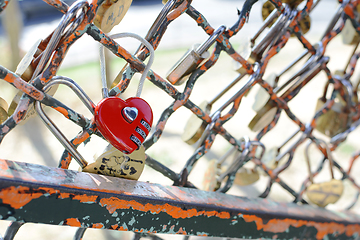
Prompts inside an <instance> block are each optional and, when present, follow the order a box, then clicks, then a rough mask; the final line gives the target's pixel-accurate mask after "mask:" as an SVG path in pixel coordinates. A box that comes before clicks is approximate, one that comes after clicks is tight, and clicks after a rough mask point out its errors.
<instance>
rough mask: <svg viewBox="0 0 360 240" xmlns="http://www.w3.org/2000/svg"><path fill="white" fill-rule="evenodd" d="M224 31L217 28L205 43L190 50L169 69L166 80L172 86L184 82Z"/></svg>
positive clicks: (207, 55)
mask: <svg viewBox="0 0 360 240" xmlns="http://www.w3.org/2000/svg"><path fill="white" fill-rule="evenodd" d="M224 31H225V26H221V27H220V28H218V29H217V30H216V31H215V32H214V33H213V34H212V35H211V36H210V37H209V38H208V39H207V40H206V41H205V42H203V43H202V44H201V45H199V46H198V47H196V49H191V50H189V51H187V52H186V53H185V55H184V56H183V57H182V58H181V59H180V60H179V61H178V62H177V63H176V64H175V65H174V66H173V67H172V68H171V70H170V71H169V73H168V74H167V77H166V79H167V80H168V81H169V82H170V83H172V84H174V85H180V84H182V83H184V82H185V81H186V79H187V78H186V77H187V76H188V75H190V74H191V73H192V72H193V71H194V70H195V69H196V68H197V67H198V66H199V65H200V63H201V62H202V61H203V60H204V59H205V58H206V57H209V54H206V52H207V50H208V49H209V48H210V47H211V46H212V45H213V44H214V43H215V41H216V39H217V38H218V37H219V36H220V35H221V34H222V33H223V32H224Z"/></svg>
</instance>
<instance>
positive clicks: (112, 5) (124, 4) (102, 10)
mask: <svg viewBox="0 0 360 240" xmlns="http://www.w3.org/2000/svg"><path fill="white" fill-rule="evenodd" d="M131 3H132V0H117V1H114V0H110V1H105V2H104V3H103V4H101V5H100V7H99V9H98V11H97V12H96V17H95V19H94V24H95V26H97V27H98V28H100V29H101V30H102V31H104V32H105V33H108V32H110V31H111V30H112V29H113V28H114V27H115V26H116V25H118V24H119V23H120V22H121V20H122V19H123V18H124V16H125V14H126V12H127V11H128V10H129V8H130V5H131Z"/></svg>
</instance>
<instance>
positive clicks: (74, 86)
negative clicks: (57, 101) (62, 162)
mask: <svg viewBox="0 0 360 240" xmlns="http://www.w3.org/2000/svg"><path fill="white" fill-rule="evenodd" d="M55 84H64V85H66V86H68V87H70V88H71V89H72V90H73V91H74V92H75V93H76V95H77V96H78V97H79V98H80V99H81V101H82V102H83V103H84V104H85V106H86V107H87V108H88V109H89V110H90V112H91V113H92V114H93V113H94V109H95V104H94V103H93V102H92V101H91V100H90V98H89V97H88V96H87V95H86V94H85V92H84V91H82V89H81V88H80V86H79V85H77V84H76V83H75V82H74V81H73V80H71V79H70V78H67V77H61V76H57V77H54V78H53V79H52V81H51V82H50V83H48V84H47V85H46V86H45V87H44V88H43V90H44V91H46V90H48V89H49V88H50V87H51V86H53V85H55ZM35 109H36V111H37V113H38V114H39V116H40V118H41V120H42V121H43V122H44V123H45V125H46V127H47V128H48V129H49V130H50V131H51V133H52V134H53V135H54V136H55V137H56V138H57V139H58V140H59V142H60V143H61V144H62V145H63V146H64V148H65V149H66V150H67V151H68V152H69V153H70V154H71V155H72V156H73V158H74V159H75V160H76V161H77V163H78V164H79V165H80V166H81V168H84V167H86V166H87V164H88V163H87V161H86V160H85V159H84V158H83V157H82V155H81V154H80V153H79V152H78V151H77V150H76V148H75V147H74V146H73V145H72V144H71V142H70V141H69V140H68V139H67V138H66V137H65V135H64V134H63V133H62V132H61V131H60V130H59V128H58V127H57V126H56V125H55V124H54V122H53V121H51V119H50V118H49V117H48V116H47V115H46V114H45V112H44V110H43V108H42V106H41V102H39V101H36V102H35Z"/></svg>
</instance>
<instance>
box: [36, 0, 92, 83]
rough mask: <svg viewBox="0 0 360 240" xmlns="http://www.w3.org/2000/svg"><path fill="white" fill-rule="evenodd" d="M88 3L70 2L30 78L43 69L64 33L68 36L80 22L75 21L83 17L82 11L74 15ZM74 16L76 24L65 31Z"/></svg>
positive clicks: (87, 5)
mask: <svg viewBox="0 0 360 240" xmlns="http://www.w3.org/2000/svg"><path fill="white" fill-rule="evenodd" d="M88 7H89V3H88V2H87V0H78V1H76V2H75V3H74V4H72V5H71V6H70V7H69V9H68V11H67V12H66V13H65V14H64V15H63V17H62V18H61V21H60V23H59V25H58V27H57V28H56V29H55V31H54V32H53V33H52V36H51V38H50V41H49V43H48V44H47V46H46V48H45V50H44V51H43V54H42V57H41V59H40V61H39V64H38V65H37V66H36V69H35V71H34V73H33V75H32V78H31V80H33V79H34V78H36V77H37V76H38V75H39V74H40V72H41V71H42V70H43V69H44V67H45V66H46V64H47V63H48V61H49V59H50V57H51V55H52V53H53V51H54V50H55V48H56V46H57V45H58V44H59V42H60V40H61V38H62V37H63V35H64V34H65V37H68V36H69V35H70V34H72V33H73V32H74V31H75V30H76V28H77V27H78V25H79V24H80V23H81V22H79V21H76V20H78V19H81V21H82V20H83V18H84V13H83V14H82V15H80V17H76V15H77V13H78V11H79V10H83V9H84V8H88ZM75 17H76V20H75V21H76V25H75V24H74V25H73V26H72V27H70V29H69V31H68V32H67V33H65V30H66V28H67V27H68V26H69V24H70V23H71V21H72V19H73V18H75Z"/></svg>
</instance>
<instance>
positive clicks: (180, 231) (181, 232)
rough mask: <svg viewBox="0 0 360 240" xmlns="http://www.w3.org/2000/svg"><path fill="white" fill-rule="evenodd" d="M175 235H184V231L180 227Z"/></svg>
mask: <svg viewBox="0 0 360 240" xmlns="http://www.w3.org/2000/svg"><path fill="white" fill-rule="evenodd" d="M177 234H183V235H186V234H187V233H186V231H184V229H183V228H182V227H180V229H179V231H178V232H177Z"/></svg>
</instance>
